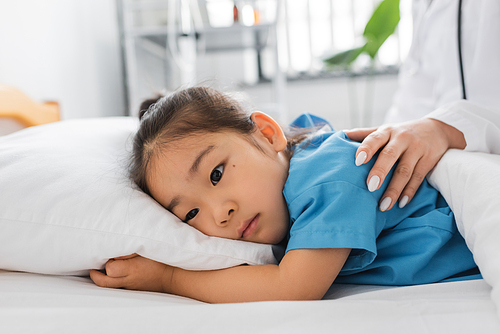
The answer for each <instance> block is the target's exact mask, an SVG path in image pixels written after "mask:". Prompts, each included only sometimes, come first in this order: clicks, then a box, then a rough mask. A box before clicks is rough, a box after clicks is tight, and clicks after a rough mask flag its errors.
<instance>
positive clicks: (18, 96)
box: [0, 85, 60, 127]
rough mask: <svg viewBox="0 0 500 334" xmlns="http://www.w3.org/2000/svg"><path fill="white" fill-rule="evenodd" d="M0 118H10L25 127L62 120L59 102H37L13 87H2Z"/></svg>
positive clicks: (0, 86)
mask: <svg viewBox="0 0 500 334" xmlns="http://www.w3.org/2000/svg"><path fill="white" fill-rule="evenodd" d="M0 118H10V119H13V120H15V121H17V122H19V123H21V124H22V125H23V126H26V127H29V126H35V125H41V124H45V123H51V122H56V121H59V120H60V114H59V104H58V103H57V102H41V103H40V102H36V101H33V100H32V99H31V98H29V97H28V96H27V95H25V94H24V93H23V92H21V91H20V90H18V89H15V88H13V87H9V86H4V85H0Z"/></svg>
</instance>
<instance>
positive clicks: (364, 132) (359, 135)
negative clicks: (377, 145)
mask: <svg viewBox="0 0 500 334" xmlns="http://www.w3.org/2000/svg"><path fill="white" fill-rule="evenodd" d="M377 129H378V128H376V127H375V128H359V129H351V130H344V133H345V134H346V135H347V137H349V139H350V140H354V141H357V142H360V143H361V142H362V141H363V140H364V139H365V138H366V137H367V136H368V135H369V134H370V133H372V132H374V131H376V130H377ZM356 155H357V152H356Z"/></svg>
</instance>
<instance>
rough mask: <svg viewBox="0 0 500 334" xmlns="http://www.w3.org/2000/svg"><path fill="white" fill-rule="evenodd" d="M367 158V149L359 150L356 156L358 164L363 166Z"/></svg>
mask: <svg viewBox="0 0 500 334" xmlns="http://www.w3.org/2000/svg"><path fill="white" fill-rule="evenodd" d="M365 160H366V152H365V151H361V152H359V154H358V156H357V157H356V162H355V164H356V166H361V165H362V164H364V162H365Z"/></svg>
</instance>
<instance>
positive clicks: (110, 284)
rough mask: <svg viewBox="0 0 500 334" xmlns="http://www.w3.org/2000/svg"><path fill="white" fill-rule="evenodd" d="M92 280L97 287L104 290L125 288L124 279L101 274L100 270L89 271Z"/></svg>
mask: <svg viewBox="0 0 500 334" xmlns="http://www.w3.org/2000/svg"><path fill="white" fill-rule="evenodd" d="M89 273H90V278H91V279H92V281H94V283H95V284H96V285H97V286H100V287H102V288H115V289H116V288H121V287H123V286H124V285H123V280H124V279H123V278H115V277H109V276H107V275H106V274H103V273H101V272H100V271H99V270H95V269H91V270H89Z"/></svg>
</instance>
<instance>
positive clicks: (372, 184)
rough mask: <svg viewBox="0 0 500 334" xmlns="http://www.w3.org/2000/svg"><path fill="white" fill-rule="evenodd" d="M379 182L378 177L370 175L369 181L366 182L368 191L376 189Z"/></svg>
mask: <svg viewBox="0 0 500 334" xmlns="http://www.w3.org/2000/svg"><path fill="white" fill-rule="evenodd" d="M379 183H380V178H379V177H378V176H377V175H374V176H372V178H371V179H370V182H368V190H369V191H370V192H374V191H375V190H377V188H378V185H379Z"/></svg>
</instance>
